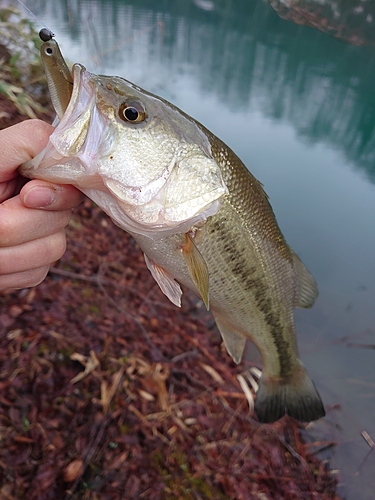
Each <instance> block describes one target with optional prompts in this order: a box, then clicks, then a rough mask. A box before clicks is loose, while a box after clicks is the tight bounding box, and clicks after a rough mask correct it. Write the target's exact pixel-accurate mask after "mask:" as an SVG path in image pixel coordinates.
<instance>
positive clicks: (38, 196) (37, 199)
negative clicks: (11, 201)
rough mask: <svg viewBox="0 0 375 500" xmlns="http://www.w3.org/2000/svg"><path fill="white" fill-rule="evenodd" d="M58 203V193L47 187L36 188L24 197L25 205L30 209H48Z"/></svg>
mask: <svg viewBox="0 0 375 500" xmlns="http://www.w3.org/2000/svg"><path fill="white" fill-rule="evenodd" d="M55 201H56V192H55V191H54V190H53V189H52V188H50V187H47V186H43V187H42V186H35V187H33V188H31V189H30V190H29V191H28V192H27V193H26V195H25V197H24V200H23V202H24V204H25V205H26V206H27V207H29V208H46V207H48V206H49V205H52V204H53V203H54V202H55Z"/></svg>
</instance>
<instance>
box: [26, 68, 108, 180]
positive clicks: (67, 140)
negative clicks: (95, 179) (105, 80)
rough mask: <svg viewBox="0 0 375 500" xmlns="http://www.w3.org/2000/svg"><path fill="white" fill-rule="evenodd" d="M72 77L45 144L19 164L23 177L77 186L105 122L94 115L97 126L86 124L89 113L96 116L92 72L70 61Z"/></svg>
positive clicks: (87, 165) (88, 120) (87, 166)
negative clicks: (60, 113) (61, 110)
mask: <svg viewBox="0 0 375 500" xmlns="http://www.w3.org/2000/svg"><path fill="white" fill-rule="evenodd" d="M72 77H73V90H72V95H71V98H70V101H69V103H68V106H67V108H66V110H65V112H64V114H63V116H62V117H61V120H60V121H59V120H58V118H56V119H55V121H54V123H53V126H54V127H55V130H54V131H53V133H52V134H51V136H50V138H49V142H48V144H47V146H46V147H45V148H44V149H43V151H41V152H40V153H39V154H38V155H36V156H35V157H34V158H33V159H32V160H29V161H28V162H26V163H24V164H22V165H21V167H20V168H19V172H20V173H21V175H23V176H25V177H29V178H39V179H43V180H46V181H51V182H59V183H61V182H64V183H66V184H75V185H77V187H78V186H79V183H78V184H76V182H75V181H77V180H78V179H79V178H81V177H82V174H83V173H88V171H89V168H90V165H91V164H92V157H93V155H95V153H96V151H97V149H98V144H100V139H101V133H102V131H103V128H104V126H105V124H104V123H103V121H102V120H101V119H97V120H96V123H98V124H99V127H95V132H94V133H93V131H92V130H91V129H92V127H90V123H91V121H92V115H93V114H95V118H98V116H97V114H98V112H97V110H96V106H95V104H96V92H95V87H94V84H93V82H92V79H93V75H92V74H91V73H89V72H88V71H87V70H86V68H85V67H84V66H82V65H81V64H74V65H73V68H72ZM64 167H65V168H64Z"/></svg>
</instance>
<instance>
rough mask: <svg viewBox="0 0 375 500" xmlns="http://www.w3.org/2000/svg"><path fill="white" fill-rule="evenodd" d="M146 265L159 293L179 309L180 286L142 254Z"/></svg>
mask: <svg viewBox="0 0 375 500" xmlns="http://www.w3.org/2000/svg"><path fill="white" fill-rule="evenodd" d="M144 257H145V261H146V265H147V267H148V268H149V270H150V273H151V274H152V277H153V278H154V280H155V281H156V283H157V284H158V285H159V286H160V289H161V291H162V292H163V293H164V294H165V295H166V296H167V297H168V299H169V300H170V301H171V302H172V303H173V304H175V305H176V306H178V307H181V296H182V290H181V288H180V285H179V284H178V283H177V281H175V280H174V279H173V278H172V276H170V275H169V274H168V273H167V271H166V270H165V269H163V268H162V267H160V266H158V265H157V264H155V262H154V261H153V260H151V259H149V258H148V257H147V255H146V254H144Z"/></svg>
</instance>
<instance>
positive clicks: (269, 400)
mask: <svg viewBox="0 0 375 500" xmlns="http://www.w3.org/2000/svg"><path fill="white" fill-rule="evenodd" d="M255 413H256V414H257V416H258V420H259V421H260V422H262V423H270V422H275V421H276V420H278V419H279V418H281V417H282V416H284V415H285V413H287V414H288V415H290V416H291V417H293V418H295V419H296V420H299V421H300V422H311V421H313V420H318V419H319V418H322V417H324V415H325V411H324V406H323V403H322V400H321V399H320V396H319V394H318V391H317V390H316V389H315V386H314V383H313V382H312V380H311V379H310V377H309V376H308V374H307V371H306V369H305V368H304V367H303V366H302V364H301V365H300V366H299V367H298V369H297V370H296V372H295V373H294V374H293V375H292V376H289V377H288V378H287V379H285V380H279V381H274V380H271V379H267V377H264V375H262V377H261V379H260V383H259V390H258V392H257V395H256V401H255Z"/></svg>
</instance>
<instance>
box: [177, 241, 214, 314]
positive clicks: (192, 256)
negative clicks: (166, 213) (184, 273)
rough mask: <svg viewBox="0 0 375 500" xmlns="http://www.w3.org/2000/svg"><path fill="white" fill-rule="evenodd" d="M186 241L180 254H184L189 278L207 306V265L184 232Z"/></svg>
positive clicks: (207, 306)
mask: <svg viewBox="0 0 375 500" xmlns="http://www.w3.org/2000/svg"><path fill="white" fill-rule="evenodd" d="M185 238H186V242H185V244H184V245H183V247H182V255H183V256H184V260H185V264H186V267H187V269H188V271H189V275H190V278H191V279H192V280H193V282H194V285H195V286H196V287H197V289H198V292H199V294H200V296H201V298H202V300H203V302H204V305H205V306H206V308H207V311H208V308H209V298H208V293H209V276H208V267H207V264H206V261H205V260H204V258H203V256H202V254H201V253H200V251H199V250H198V248H197V247H196V245H195V243H194V241H193V240H192V238H191V236H190V235H189V234H188V233H186V234H185Z"/></svg>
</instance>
